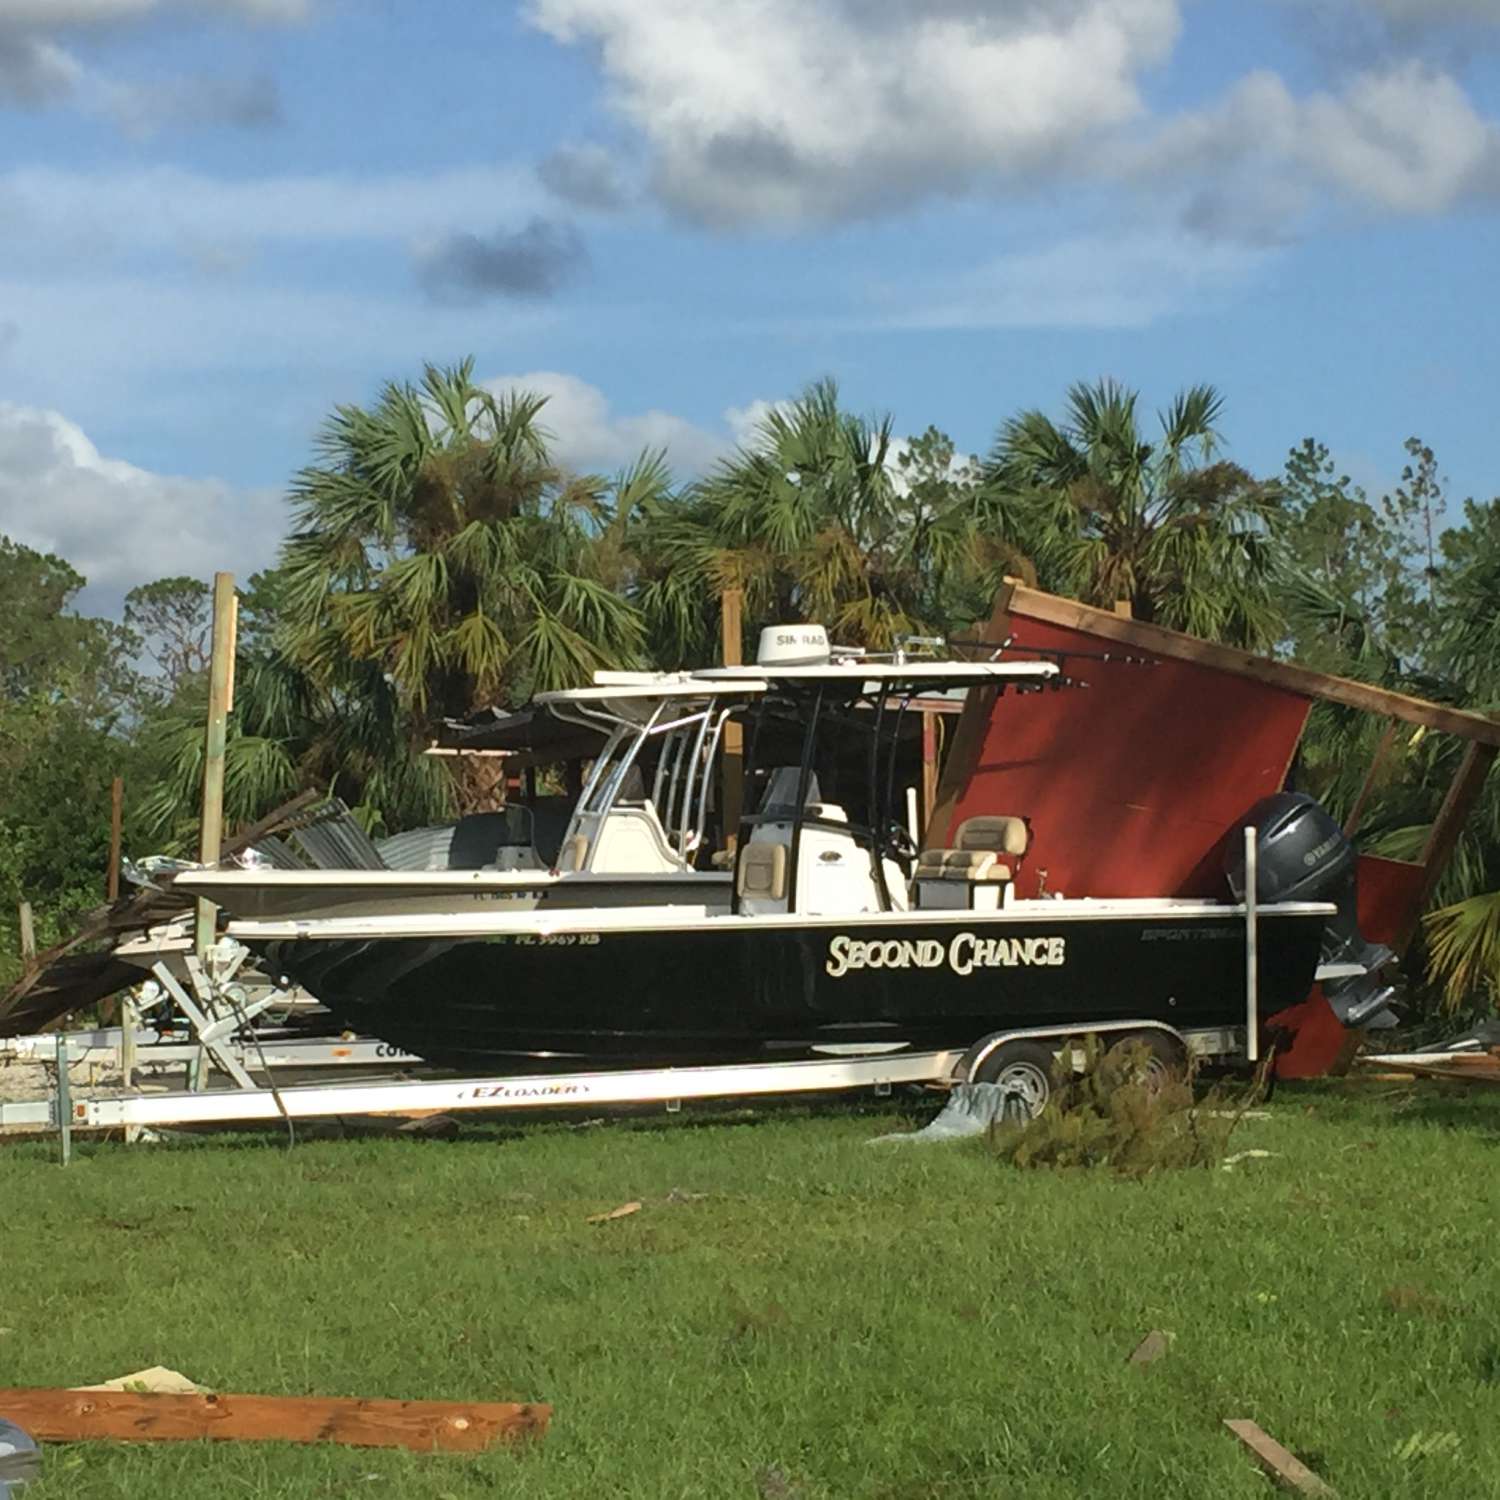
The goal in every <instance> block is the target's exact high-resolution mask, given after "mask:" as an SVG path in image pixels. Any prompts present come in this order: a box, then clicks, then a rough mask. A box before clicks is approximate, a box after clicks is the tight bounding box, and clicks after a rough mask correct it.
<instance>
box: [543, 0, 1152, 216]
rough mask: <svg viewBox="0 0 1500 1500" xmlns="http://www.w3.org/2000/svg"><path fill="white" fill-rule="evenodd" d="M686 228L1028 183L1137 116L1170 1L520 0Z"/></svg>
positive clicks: (830, 212) (871, 208) (853, 212)
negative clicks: (597, 76)
mask: <svg viewBox="0 0 1500 1500" xmlns="http://www.w3.org/2000/svg"><path fill="white" fill-rule="evenodd" d="M529 13H530V17H531V19H532V21H533V23H534V24H535V25H536V26H538V27H539V28H541V29H542V30H543V31H545V32H546V33H547V34H549V35H550V36H552V37H554V38H556V39H557V40H558V41H560V42H565V43H572V42H577V43H585V44H594V45H596V46H597V47H598V49H599V56H600V59H601V63H602V67H603V70H604V74H605V77H606V79H607V81H608V84H609V86H610V89H611V91H612V97H613V100H614V102H615V104H616V105H617V107H618V108H619V109H620V110H621V111H622V112H623V113H624V114H625V115H626V117H627V118H628V119H630V120H631V122H632V123H633V124H635V125H636V126H637V127H638V128H639V129H640V130H641V132H642V133H643V134H644V136H645V137H646V139H647V141H648V142H649V143H650V145H651V146H652V148H653V149H654V152H655V178H656V186H657V189H658V191H659V192H660V194H661V195H662V197H663V198H664V199H665V200H666V202H667V203H668V204H669V205H671V206H672V207H673V208H675V209H676V210H678V211H680V212H682V213H683V214H685V215H687V216H688V217H690V218H693V219H696V220H698V221H701V222H705V223H710V224H719V225H733V224H746V223H781V224H797V223H803V222H817V221H829V220H837V219H841V218H846V217H852V216H858V215H861V214H868V213H873V212H879V211H881V210H885V209H889V208H892V207H897V206H900V205H903V204H906V203H908V202H911V201H914V200H917V199H920V198H923V197H927V196H931V195H933V194H940V193H953V192H961V191H965V190H967V189H968V188H970V187H971V186H973V185H974V184H976V183H982V182H985V181H993V180H996V179H1003V178H1005V177H1007V176H1014V175H1016V174H1024V173H1028V172H1034V171H1037V170H1039V169H1041V168H1044V167H1047V166H1049V165H1050V164H1052V163H1053V162H1055V161H1056V160H1057V159H1058V158H1059V157H1060V156H1061V155H1064V154H1066V153H1067V152H1069V151H1070V150H1072V149H1073V148H1075V147H1076V146H1077V145H1078V144H1079V143H1080V142H1082V141H1083V140H1085V139H1086V138H1087V137H1089V136H1090V135H1091V134H1092V133H1093V132H1095V131H1098V130H1101V129H1106V128H1113V127H1118V126H1120V125H1122V124H1124V123H1126V122H1128V121H1130V120H1132V119H1134V118H1136V117H1137V116H1139V115H1140V114H1141V113H1142V110H1143V105H1142V102H1141V99H1140V96H1139V93H1138V89H1137V82H1138V79H1139V77H1140V76H1141V74H1142V73H1143V72H1144V71H1145V70H1146V69H1148V68H1150V67H1151V66H1152V65H1154V64H1156V63H1159V62H1162V61H1164V60H1165V59H1166V57H1167V56H1168V55H1169V54H1170V52H1171V50H1172V47H1173V46H1174V44H1175V42H1176V40H1177V36H1178V32H1179V29H1180V15H1179V4H1178V0H1021V3H1015V4H1007V5H997V4H994V3H992V0H829V3H824V4H815V5H814V4H807V3H806V0H531V4H530V12H529Z"/></svg>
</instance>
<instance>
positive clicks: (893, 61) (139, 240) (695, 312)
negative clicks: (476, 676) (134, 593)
mask: <svg viewBox="0 0 1500 1500" xmlns="http://www.w3.org/2000/svg"><path fill="white" fill-rule="evenodd" d="M1497 208H1500V0H525V3H522V4H519V5H512V4H505V3H498V4H493V5H486V4H468V5H461V4H456V3H441V0H435V3H429V4H425V5H421V6H416V5H396V4H393V3H389V0H387V3H384V4H374V3H366V4H356V3H355V0H176V3H171V0H0V531H4V532H7V533H8V534H10V535H12V536H15V537H17V538H19V539H21V540H24V541H26V542H28V543H30V544H32V545H37V546H45V547H49V548H52V549H54V550H57V551H60V552H61V553H62V554H63V555H64V556H67V557H69V558H70V559H71V560H73V561H74V562H75V564H76V565H77V566H79V567H80V568H81V570H82V571H84V572H85V573H86V574H87V575H88V576H89V578H90V580H91V585H92V587H91V589H90V591H89V595H88V596H87V602H88V603H90V604H91V605H93V606H94V607H96V608H109V607H110V606H111V604H112V602H113V601H115V600H118V598H119V596H120V594H121V593H122V592H123V591H124V590H125V589H126V588H129V587H130V586H131V585H132V584H134V583H137V582H141V581H144V580H145V579H147V578H150V577H154V576H158V575H160V574H164V573H169V572H176V571H186V572H194V573H200V574H206V573H207V572H209V571H211V570H212V569H213V568H215V567H228V568H230V569H232V570H233V571H235V572H237V573H239V574H241V575H246V574H248V573H249V572H250V571H252V570H253V569H254V568H255V567H259V566H263V565H264V564H265V563H267V562H269V561H270V560H271V558H272V556H273V555H274V550H275V544H276V541H277V538H278V536H279V534H280V530H281V526H282V522H283V506H282V502H281V499H280V495H281V491H282V488H283V486H284V484H285V481H286V479H287V477H288V475H289V474H290V473H291V472H292V471H293V470H294V469H295V468H296V467H297V466H298V465H299V464H300V463H302V462H304V461H306V459H307V457H308V456H309V444H310V439H311V436H312V434H313V432H314V430H315V429H316V427H317V424H318V422H319V420H320V418H321V417H322V416H323V415H324V414H325V413H326V412H327V411H328V409H329V408H330V406H331V405H332V404H333V403H334V402H336V401H347V400H364V399H367V398H369V397H370V396H372V395H373V394H374V393H375V391H376V389H377V388H378V386H379V384H380V382H381V381H383V380H385V379H388V378H404V377H407V376H414V375H416V374H417V373H418V371H419V370H420V366H421V363H422V361H423V360H426V359H431V360H434V361H438V362H446V361H451V360H456V359H458V358H461V357H462V356H464V355H466V354H473V355H474V356H475V358H476V361H477V369H478V373H479V374H480V375H481V377H483V378H485V379H487V380H496V381H502V380H507V379H511V378H514V377H518V376H529V377H533V378H532V380H531V382H530V383H532V384H535V385H538V386H540V388H542V389H544V390H546V391H548V392H550V393H551V395H552V404H551V407H550V409H549V420H550V424H551V425H552V427H553V428H554V429H555V430H556V432H557V434H558V439H559V443H560V445H561V448H562V450H563V452H564V455H565V456H566V457H567V458H568V460H569V461H570V462H572V463H574V464H575V465H577V466H579V467H591V468H592V467H604V468H608V467H612V466H614V465H616V464H619V463H622V462H624V461H626V460H627V459H628V458H629V457H630V456H631V455H632V453H633V452H634V451H635V450H636V449H638V448H639V447H640V446H641V445H642V444H646V443H651V444H655V443H659V442H667V443H668V444H669V445H670V451H671V453H672V455H673V457H674V459H675V460H676V466H677V468H678V469H679V471H680V472H683V473H684V474H687V473H691V472H694V471H695V470H698V469H701V468H702V467H703V466H705V465H706V464H708V463H711V462H712V461H713V458H714V457H715V456H716V455H717V454H719V453H721V452H723V451H725V449H726V448H727V447H728V446H729V445H730V444H731V443H732V442H733V441H734V439H735V437H736V436H738V435H741V434H743V432H744V431H745V430H746V427H747V424H748V423H751V422H753V419H754V415H755V413H756V411H757V410H758V409H760V406H761V404H762V403H765V402H769V401H774V400H777V399H779V398H782V397H785V396H787V395H789V394H792V393H793V392H795V391H796V390H797V389H799V388H800V387H801V386H802V385H804V384H805V383H806V382H807V381H809V380H811V379H813V378H815V377H818V376H822V375H832V376H834V377H836V378H837V379H838V380H839V381H840V383H841V385H842V387H843V390H844V392H845V396H846V399H847V401H848V403H849V404H850V405H852V406H855V407H857V408H860V409H863V410H868V411H883V410H890V411H891V412H893V413H894V415H895V418H896V423H897V427H898V429H899V430H902V431H910V432H915V431H920V430H921V429H922V428H923V427H925V426H926V425H927V424H928V423H936V424H938V425H940V426H942V427H944V428H946V429H947V430H948V431H950V432H951V433H952V434H953V435H954V437H955V438H956V439H957V440H958V441H959V443H960V445H961V446H963V447H965V448H968V449H972V450H980V451H982V450H983V449H984V448H985V447H986V446H987V445H988V443H989V441H990V439H991V437H992V435H993V433H994V430H995V427H996V425H997V424H998V423H999V421H1000V420H1001V419H1002V418H1003V417H1004V416H1006V415H1007V414H1009V413H1011V412H1013V411H1015V410H1016V409H1018V408H1020V407H1022V406H1031V405H1039V406H1042V407H1044V408H1051V409H1056V408H1057V407H1058V405H1059V403H1060V401H1061V398H1062V395H1063V392H1064V390H1065V388H1066V387H1067V385H1068V384H1069V383H1070V382H1071V381H1073V380H1076V379H1081V378H1092V377H1094V376H1098V375H1104V374H1108V375H1113V376H1115V377H1117V378H1119V379H1122V380H1124V381H1126V382H1127V383H1129V384H1131V385H1133V386H1137V387H1139V388H1140V389H1141V391H1142V393H1143V395H1144V396H1145V398H1146V400H1147V401H1148V403H1149V404H1152V405H1156V404H1161V403H1164V402H1165V401H1166V400H1167V399H1168V398H1169V397H1170V395H1171V394H1172V392H1173V391H1174V390H1176V389H1177V388H1178V387H1179V386H1181V385H1183V384H1186V383H1189V382H1192V381H1197V380H1210V381H1213V382H1215V383H1216V384H1218V385H1219V386H1220V387H1221V388H1222V389H1223V391H1224V393H1225V395H1226V398H1227V411H1226V418H1225V423H1224V426H1225V433H1226V436H1227V437H1228V439H1229V441H1230V445H1231V449H1232V452H1233V453H1234V455H1235V456H1236V457H1238V458H1239V459H1240V460H1241V461H1242V462H1244V463H1246V464H1247V465H1249V466H1250V467H1252V468H1255V469H1258V470H1260V471H1263V472H1269V471H1273V470H1275V469H1276V468H1278V467H1279V466H1280V463H1281V460H1282V458H1283V456H1284V454H1285V451H1286V449H1287V448H1288V447H1289V446H1291V445H1292V444H1294V443H1296V442H1297V441H1299V440H1300V439H1301V438H1302V437H1303V436H1304V435H1307V434H1316V435H1318V436H1320V437H1321V438H1323V439H1324V440H1325V441H1326V442H1328V443H1329V445H1330V446H1331V447H1332V448H1333V449H1334V451H1335V453H1336V454H1337V455H1338V457H1339V458H1340V460H1341V461H1342V463H1343V464H1344V465H1345V466H1346V467H1347V468H1348V469H1350V470H1351V471H1352V472H1353V473H1354V474H1355V475H1356V476H1357V477H1358V478H1360V479H1361V480H1363V481H1364V482H1366V483H1367V484H1369V485H1370V486H1371V487H1372V488H1374V489H1378V488H1380V487H1381V486H1382V485H1386V484H1389V483H1390V482H1391V481H1392V480H1393V479H1394V477H1395V474H1396V472H1397V471H1398V469H1399V467H1400V462H1401V458H1402V454H1401V443H1402V441H1403V440H1404V439H1405V438H1406V437H1407V436H1408V435H1410V434H1411V433H1420V434H1421V435H1422V436H1423V437H1424V438H1425V439H1426V440H1427V441H1429V442H1430V443H1432V444H1433V445H1434V446H1435V447H1436V448H1437V450H1438V453H1439V457H1440V459H1441V461H1442V464H1443V467H1444V470H1445V471H1446V472H1447V474H1448V475H1449V476H1450V477H1451V480H1452V484H1453V489H1454V490H1455V492H1456V493H1457V494H1458V495H1462V494H1466V493H1475V494H1478V495H1481V496H1484V497H1488V496H1489V495H1492V494H1494V493H1496V492H1497V491H1500V481H1497V479H1496V478H1495V477H1494V466H1493V443H1492V441H1491V430H1492V426H1493V423H1492V420H1491V418H1490V411H1491V409H1492V406H1493V403H1494V400H1495V396H1494V392H1495V390H1496V388H1497V385H1500V378H1497V377H1500V355H1497V353H1496V347H1497V336H1500V317H1497V314H1496V301H1495V268H1496V267H1497V266H1500V214H1497Z"/></svg>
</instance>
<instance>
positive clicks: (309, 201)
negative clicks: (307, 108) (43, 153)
mask: <svg viewBox="0 0 1500 1500" xmlns="http://www.w3.org/2000/svg"><path fill="white" fill-rule="evenodd" d="M544 201H545V200H544V198H543V194H542V191H541V189H540V188H539V187H538V186H537V184H536V182H535V180H534V179H533V177H532V175H531V173H530V172H529V171H528V170H526V169H524V168H520V167H449V168H443V169H440V170H437V171H432V172H422V173H415V172H414V173H410V174H405V173H391V174H385V175H381V174H370V175H367V176H353V175H350V174H347V173H332V172H330V173H321V174H308V175H305V176H281V177H252V178H243V179H232V178H223V177H212V176H208V175H206V174H204V173H200V172H192V171H188V170H186V169H184V168H181V167H143V168H137V169H134V170H129V171H123V172H71V171H61V170H56V169H53V168H49V167H21V168H18V169H16V170H14V171H11V172H7V173H4V174H0V222H3V223H4V224H5V227H6V236H7V240H8V242H9V244H10V246H11V248H12V250H14V249H15V248H16V247H17V246H18V245H21V244H25V243H27V242H31V243H34V244H36V245H39V246H41V247H43V248H45V249H47V250H48V251H49V258H50V256H52V255H55V254H56V253H57V250H58V248H59V246H63V247H66V246H67V245H69V244H78V245H81V246H84V247H86V248H87V250H88V254H89V259H90V260H91V261H96V260H97V252H98V247H99V246H100V245H101V244H103V245H112V246H115V247H118V248H122V249H128V250H180V249H198V248H201V247H204V246H215V247H218V246H226V245H227V246H238V245H244V244H261V243H276V242H282V243H295V242H298V241H303V242H306V241H313V240H323V241H345V240H386V241H391V240H394V241H398V242H399V241H406V240H415V239H416V238H418V237H420V236H424V235H437V234H441V233H442V232H443V231H444V230H452V229H458V228H464V227H467V226H468V225H469V224H470V222H471V221H472V219H473V217H474V215H475V213H476V211H477V209H476V205H478V206H482V207H487V208H489V209H490V211H491V212H494V213H500V212H504V213H507V214H509V213H512V212H514V213H518V214H519V213H521V212H522V211H523V210H534V209H535V208H536V207H538V206H540V205H541V204H542V203H543V202H544Z"/></svg>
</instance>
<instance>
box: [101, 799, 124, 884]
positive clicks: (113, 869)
mask: <svg viewBox="0 0 1500 1500" xmlns="http://www.w3.org/2000/svg"><path fill="white" fill-rule="evenodd" d="M124 811H125V783H124V781H123V780H122V779H121V778H120V777H118V776H116V777H115V779H114V780H113V781H111V782H110V784H109V872H108V874H107V875H106V876H105V882H104V897H105V900H107V901H116V900H118V899H119V895H120V825H121V822H122V820H123V817H124Z"/></svg>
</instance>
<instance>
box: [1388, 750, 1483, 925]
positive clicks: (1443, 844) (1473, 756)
mask: <svg viewBox="0 0 1500 1500" xmlns="http://www.w3.org/2000/svg"><path fill="white" fill-rule="evenodd" d="M1494 762H1495V747H1494V746H1493V745H1478V744H1472V743H1471V744H1470V745H1468V746H1467V747H1466V748H1465V750H1464V758H1463V759H1462V760H1461V761H1460V762H1459V764H1458V773H1457V774H1456V775H1455V776H1454V778H1453V780H1452V781H1451V782H1450V783H1449V785H1448V793H1447V795H1446V796H1445V797H1444V798H1443V805H1442V806H1441V807H1440V808H1439V809H1438V815H1437V817H1436V818H1435V819H1434V820H1433V823H1432V827H1431V828H1430V829H1429V830H1428V833H1427V842H1426V844H1425V845H1423V847H1422V853H1421V856H1420V858H1419V859H1418V861H1417V862H1418V864H1420V865H1421V866H1422V884H1421V886H1420V887H1419V888H1418V891H1417V896H1416V899H1415V900H1414V901H1413V902H1412V905H1411V911H1410V912H1408V913H1407V917H1406V921H1405V923H1404V924H1403V925H1402V929H1401V931H1400V933H1399V934H1398V935H1397V940H1396V944H1395V947H1396V951H1397V952H1398V953H1404V952H1405V951H1406V947H1407V945H1408V944H1409V943H1410V942H1411V940H1412V936H1413V934H1414V933H1415V932H1416V930H1417V923H1418V922H1419V921H1420V920H1421V918H1422V913H1423V912H1424V911H1426V910H1427V903H1428V902H1429V901H1431V900H1432V893H1433V892H1434V891H1435V890H1436V889H1437V884H1438V881H1439V880H1440V879H1442V875H1443V871H1444V870H1445V869H1446V868H1447V867H1448V861H1449V860H1450V859H1451V858H1452V857H1453V850H1454V847H1455V846H1456V845H1457V843H1458V839H1459V835H1460V834H1461V833H1462V832H1463V831H1464V823H1465V822H1466V821H1467V819H1468V816H1469V814H1470V813H1471V812H1473V810H1474V804H1475V803H1476V802H1477V801H1478V800H1479V794H1480V792H1482V791H1483V790H1484V779H1485V777H1486V776H1488V775H1489V773H1490V767H1491V766H1492V765H1493V764H1494Z"/></svg>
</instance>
